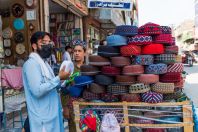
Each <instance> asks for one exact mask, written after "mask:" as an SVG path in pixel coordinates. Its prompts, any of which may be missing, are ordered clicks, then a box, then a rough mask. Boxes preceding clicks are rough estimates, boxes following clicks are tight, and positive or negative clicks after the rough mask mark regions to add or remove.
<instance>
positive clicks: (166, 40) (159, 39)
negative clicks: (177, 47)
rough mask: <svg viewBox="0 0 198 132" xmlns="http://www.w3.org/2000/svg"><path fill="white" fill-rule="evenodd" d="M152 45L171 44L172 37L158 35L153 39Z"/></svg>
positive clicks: (169, 35)
mask: <svg viewBox="0 0 198 132" xmlns="http://www.w3.org/2000/svg"><path fill="white" fill-rule="evenodd" d="M153 42H154V43H161V44H171V43H172V35H171V34H160V35H157V36H154V37H153Z"/></svg>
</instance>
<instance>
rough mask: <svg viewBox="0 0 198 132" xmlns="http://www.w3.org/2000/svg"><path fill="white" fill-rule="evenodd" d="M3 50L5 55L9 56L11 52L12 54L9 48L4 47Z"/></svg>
mask: <svg viewBox="0 0 198 132" xmlns="http://www.w3.org/2000/svg"><path fill="white" fill-rule="evenodd" d="M4 52H5V55H6V56H7V57H9V56H11V54H12V52H11V49H5V51H4Z"/></svg>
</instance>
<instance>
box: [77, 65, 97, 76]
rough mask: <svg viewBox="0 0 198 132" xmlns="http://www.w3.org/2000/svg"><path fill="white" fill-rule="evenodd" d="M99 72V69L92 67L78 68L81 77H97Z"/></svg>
mask: <svg viewBox="0 0 198 132" xmlns="http://www.w3.org/2000/svg"><path fill="white" fill-rule="evenodd" d="M99 72H100V70H99V68H98V67H95V66H92V65H82V66H81V67H80V73H81V75H88V76H94V75H97V74H98V73H99Z"/></svg>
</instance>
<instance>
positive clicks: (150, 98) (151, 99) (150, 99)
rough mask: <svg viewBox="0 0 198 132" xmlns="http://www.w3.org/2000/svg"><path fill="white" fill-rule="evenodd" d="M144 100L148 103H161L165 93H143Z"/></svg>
mask: <svg viewBox="0 0 198 132" xmlns="http://www.w3.org/2000/svg"><path fill="white" fill-rule="evenodd" d="M142 101H144V102H146V103H160V102H162V101H163V94H161V93H156V92H151V91H149V92H146V93H143V94H142Z"/></svg>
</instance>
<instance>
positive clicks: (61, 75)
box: [58, 66, 70, 80]
mask: <svg viewBox="0 0 198 132" xmlns="http://www.w3.org/2000/svg"><path fill="white" fill-rule="evenodd" d="M58 76H59V78H60V80H65V79H67V78H68V77H69V76H70V73H69V72H65V66H64V67H63V68H62V69H61V70H60V71H59V73H58Z"/></svg>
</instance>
